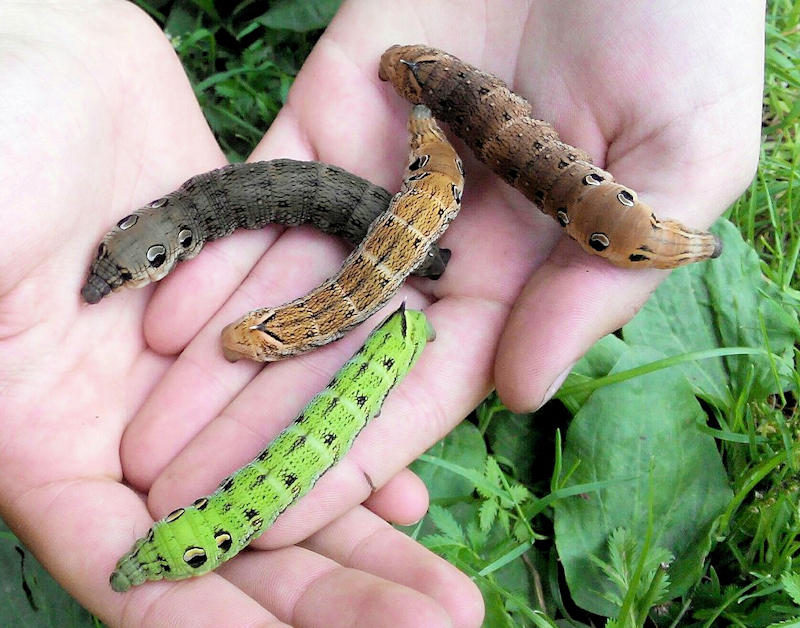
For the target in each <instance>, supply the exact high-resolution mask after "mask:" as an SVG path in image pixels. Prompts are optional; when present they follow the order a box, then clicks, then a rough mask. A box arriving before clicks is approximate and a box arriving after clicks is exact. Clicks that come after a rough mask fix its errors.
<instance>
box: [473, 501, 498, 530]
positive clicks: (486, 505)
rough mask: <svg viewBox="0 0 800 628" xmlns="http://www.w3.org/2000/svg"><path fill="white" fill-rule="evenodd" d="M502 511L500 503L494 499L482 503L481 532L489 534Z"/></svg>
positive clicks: (480, 515) (480, 510)
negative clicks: (500, 510)
mask: <svg viewBox="0 0 800 628" xmlns="http://www.w3.org/2000/svg"><path fill="white" fill-rule="evenodd" d="M499 509H500V507H499V505H498V503H497V502H496V501H495V500H493V499H487V500H486V501H484V502H482V503H481V506H480V509H479V510H478V512H479V515H478V517H479V519H480V526H481V531H483V532H487V531H488V530H489V529H490V528H491V527H492V525H494V522H495V521H496V520H497V512H498V510H499Z"/></svg>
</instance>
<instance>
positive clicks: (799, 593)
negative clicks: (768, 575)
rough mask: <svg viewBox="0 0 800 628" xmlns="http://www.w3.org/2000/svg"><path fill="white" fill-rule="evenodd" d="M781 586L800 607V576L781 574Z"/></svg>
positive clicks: (787, 573)
mask: <svg viewBox="0 0 800 628" xmlns="http://www.w3.org/2000/svg"><path fill="white" fill-rule="evenodd" d="M781 585H782V586H783V590H784V591H786V593H788V594H789V597H791V598H792V601H793V602H794V603H795V604H797V605H798V606H800V574H797V573H789V572H786V573H783V574H781Z"/></svg>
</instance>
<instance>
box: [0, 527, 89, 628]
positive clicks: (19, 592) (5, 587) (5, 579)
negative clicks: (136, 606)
mask: <svg viewBox="0 0 800 628" xmlns="http://www.w3.org/2000/svg"><path fill="white" fill-rule="evenodd" d="M0 532H1V533H2V534H0V591H2V600H3V603H2V604H0V626H24V627H25V628H90V627H94V626H96V625H97V624H96V623H95V620H94V619H93V618H92V616H91V614H90V613H89V612H88V611H87V610H85V609H84V608H83V607H82V606H81V605H80V604H78V602H76V601H75V600H74V599H73V598H72V597H70V595H69V594H68V593H67V592H66V591H64V589H62V588H61V586H59V584H58V583H57V582H56V581H55V580H53V578H52V577H51V576H50V574H48V573H47V571H45V569H44V568H43V567H42V566H41V564H40V563H39V562H38V561H37V560H36V559H35V558H34V557H33V555H32V554H31V553H30V552H29V551H28V550H26V549H25V547H24V546H23V545H22V543H20V542H19V541H18V540H17V538H16V537H15V536H14V535H13V534H11V533H10V532H8V528H6V526H5V524H4V523H3V522H2V520H0Z"/></svg>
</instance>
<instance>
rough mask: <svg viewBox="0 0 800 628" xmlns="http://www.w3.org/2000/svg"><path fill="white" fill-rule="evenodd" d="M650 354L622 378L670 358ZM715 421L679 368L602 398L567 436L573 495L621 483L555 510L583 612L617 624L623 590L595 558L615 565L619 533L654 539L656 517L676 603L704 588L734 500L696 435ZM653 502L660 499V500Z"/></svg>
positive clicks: (636, 351)
mask: <svg viewBox="0 0 800 628" xmlns="http://www.w3.org/2000/svg"><path fill="white" fill-rule="evenodd" d="M661 357H663V356H661V355H660V354H659V353H658V352H656V351H653V350H649V349H646V348H644V347H635V348H630V349H628V350H627V351H626V352H625V353H624V354H623V355H622V357H621V358H620V359H619V361H618V362H617V364H616V366H615V367H614V369H612V373H614V372H617V371H624V370H628V369H631V368H635V367H637V366H639V365H641V364H646V363H648V362H652V361H654V360H657V359H659V358H661ZM705 418H706V417H705V414H704V412H703V410H702V409H701V407H700V405H699V403H698V402H697V399H696V398H695V396H694V394H693V392H692V388H691V386H690V385H689V384H688V383H687V382H686V379H685V378H684V377H683V376H682V375H681V372H680V370H679V369H678V368H675V367H673V368H670V369H666V370H663V371H660V372H658V373H651V374H648V375H644V376H642V377H637V378H634V379H631V380H627V381H624V382H619V383H616V384H611V385H609V386H606V387H604V388H601V389H599V390H597V391H595V392H594V393H593V394H592V396H591V397H590V398H589V399H588V401H587V402H586V404H585V405H584V406H583V407H582V408H581V410H580V411H579V412H578V414H577V415H576V416H575V419H574V420H573V422H572V424H571V425H570V427H569V430H568V432H567V437H566V440H565V447H564V468H571V467H572V466H573V465H574V464H575V463H576V462H577V461H578V460H580V465H579V466H578V467H577V469H576V470H575V472H574V473H573V475H572V476H571V477H570V479H569V481H568V483H567V486H573V485H577V484H583V483H590V482H597V481H608V482H615V481H616V482H618V484H616V485H613V484H612V486H611V487H610V488H604V489H602V490H600V491H599V492H597V493H591V494H588V495H585V496H583V497H581V496H574V497H566V498H563V499H560V500H558V501H556V502H555V504H554V508H555V521H554V524H555V537H556V546H557V548H558V552H559V555H560V558H561V561H562V564H563V566H564V572H565V575H566V579H567V584H568V586H569V588H570V591H571V592H572V595H573V598H574V600H575V602H576V603H577V604H578V605H579V606H581V607H582V608H585V609H587V610H590V611H592V612H595V613H597V614H600V615H605V616H607V617H613V616H614V615H615V614H616V612H617V607H615V606H614V605H613V604H611V603H610V602H608V600H607V599H605V595H606V594H608V593H612V592H613V589H612V587H611V583H610V582H609V580H608V578H607V577H606V575H605V574H604V573H603V571H602V569H601V568H600V567H599V566H598V565H597V564H596V563H594V562H593V561H592V560H591V559H590V558H589V557H590V556H597V557H600V558H601V559H602V560H605V561H607V560H608V558H607V557H608V549H607V546H606V541H607V539H608V538H609V535H611V533H612V532H613V531H614V530H615V529H616V528H618V527H625V528H628V529H629V530H630V531H631V533H632V534H633V536H634V537H635V538H637V539H638V538H645V536H646V534H647V528H648V515H649V511H650V508H652V509H653V520H654V522H655V527H654V529H653V535H652V544H653V546H659V547H663V548H666V549H667V550H668V551H669V552H670V553H671V554H673V555H674V556H675V557H676V558H675V561H674V562H673V563H672V565H671V567H670V571H669V575H670V579H671V580H672V586H671V587H670V595H672V596H676V595H680V594H681V593H683V592H685V591H686V590H687V589H688V588H689V587H690V586H691V585H692V584H694V582H696V580H697V578H699V576H700V573H701V569H702V564H703V559H704V557H705V556H706V554H707V553H708V549H709V547H710V542H711V540H710V531H711V527H712V524H713V521H714V519H715V518H716V517H717V516H718V515H719V514H720V512H722V510H723V509H724V508H725V506H726V505H727V504H728V502H729V501H730V499H731V495H732V494H731V490H730V489H729V488H728V486H727V480H726V475H725V471H724V468H723V466H722V462H721V460H720V457H719V453H718V452H717V449H716V447H715V444H714V440H713V439H712V438H711V437H709V436H708V435H705V434H702V433H701V432H700V431H699V430H698V429H697V428H696V426H695V423H697V422H703V421H704V420H705ZM650 495H652V496H653V499H652V500H651V499H650Z"/></svg>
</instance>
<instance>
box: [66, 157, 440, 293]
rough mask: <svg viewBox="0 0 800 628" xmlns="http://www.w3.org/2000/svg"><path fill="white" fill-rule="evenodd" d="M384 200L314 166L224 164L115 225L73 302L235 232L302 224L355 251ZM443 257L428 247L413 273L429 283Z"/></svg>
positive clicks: (160, 272)
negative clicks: (333, 238) (272, 225)
mask: <svg viewBox="0 0 800 628" xmlns="http://www.w3.org/2000/svg"><path fill="white" fill-rule="evenodd" d="M391 198H392V195H391V194H390V193H389V192H387V191H386V190H384V189H383V188H381V187H379V186H376V185H373V184H372V183H370V182H369V181H367V180H366V179H362V178H361V177H357V176H355V175H353V174H350V173H349V172H347V171H346V170H344V169H342V168H338V167H336V166H331V165H327V164H322V163H318V162H314V161H307V162H306V161H295V160H292V159H275V160H273V161H261V162H256V163H247V164H231V165H229V166H224V167H223V168H219V169H218V170H212V171H211V172H206V173H204V174H200V175H197V176H194V177H192V178H191V179H189V180H188V181H186V183H184V184H183V185H182V186H181V187H180V188H179V189H178V190H176V191H175V192H171V193H170V194H167V195H166V196H164V197H163V198H160V199H158V200H156V201H153V202H152V203H150V204H149V205H146V206H144V207H142V208H141V209H138V210H136V211H135V212H133V213H132V214H130V215H129V216H126V217H125V218H123V219H122V220H120V221H119V222H118V223H117V226H116V227H114V229H112V230H111V231H110V232H109V233H108V234H107V235H106V236H105V237H104V238H103V241H102V242H101V243H100V247H99V248H98V250H97V254H96V255H95V258H94V260H93V261H92V265H91V269H90V271H89V277H88V279H87V280H86V284H85V285H84V286H83V289H82V290H81V296H82V297H83V300H84V301H86V302H87V303H97V302H99V301H100V300H101V299H102V298H103V297H104V296H105V295H107V294H109V293H110V292H111V291H112V290H118V289H120V288H124V287H128V288H139V287H142V286H145V285H147V284H148V283H150V282H152V281H158V280H160V279H163V278H164V277H166V276H167V275H168V274H169V273H170V272H171V271H172V269H173V268H174V267H175V265H176V264H177V263H178V262H180V261H182V260H186V259H190V258H192V257H194V256H195V255H197V254H198V253H199V252H200V250H201V249H202V248H203V245H204V244H205V243H206V242H210V241H212V240H217V239H219V238H223V237H225V236H227V235H230V234H231V233H233V231H234V230H235V229H237V228H244V229H261V228H262V227H264V226H266V225H267V224H268V223H271V222H274V223H278V224H282V225H287V226H296V225H301V224H305V223H310V224H312V225H314V226H315V227H317V228H318V229H320V230H321V231H323V232H325V233H329V234H332V235H338V236H340V237H342V238H343V239H344V240H346V241H347V242H349V243H350V244H351V245H353V246H355V245H357V244H358V243H359V242H361V240H362V239H363V238H364V236H365V235H366V233H367V228H368V227H369V225H370V224H371V223H372V221H373V220H374V219H375V218H376V217H378V216H379V215H381V214H382V213H383V212H385V211H386V208H387V207H388V206H389V201H391ZM449 258H450V251H449V250H447V249H440V248H439V247H438V246H437V245H435V244H434V245H433V246H431V248H430V250H429V251H428V254H427V257H426V259H425V261H424V263H423V264H422V265H421V266H420V267H419V268H418V269H417V271H416V272H415V274H416V275H419V276H422V277H430V278H431V279H437V278H438V277H439V276H441V274H442V273H443V272H444V269H445V266H446V264H447V261H448V259H449Z"/></svg>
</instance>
